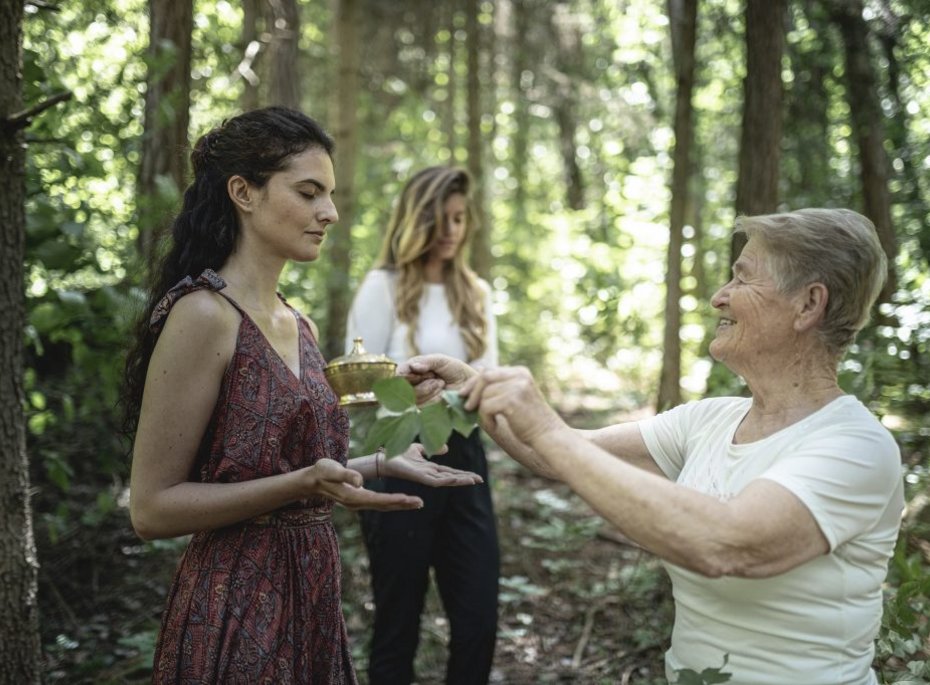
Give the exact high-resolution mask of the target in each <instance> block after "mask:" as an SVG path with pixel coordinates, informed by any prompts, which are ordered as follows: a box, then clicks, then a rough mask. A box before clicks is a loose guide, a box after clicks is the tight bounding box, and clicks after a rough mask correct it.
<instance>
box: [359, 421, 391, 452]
mask: <svg viewBox="0 0 930 685" xmlns="http://www.w3.org/2000/svg"><path fill="white" fill-rule="evenodd" d="M398 418H400V417H398V416H397V415H396V414H393V415H391V416H383V417H381V418H380V419H378V420H377V421H375V422H374V423H373V424H371V428H369V429H368V434H367V435H366V436H365V443H364V446H363V447H362V454H371V453H372V452H374V451H375V450H376V449H378V448H379V447H383V446H384V443H386V442H387V441H388V438H389V437H391V433H392V432H393V430H394V424H395V423H396V422H397V419H398Z"/></svg>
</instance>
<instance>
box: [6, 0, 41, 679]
mask: <svg viewBox="0 0 930 685" xmlns="http://www.w3.org/2000/svg"><path fill="white" fill-rule="evenodd" d="M22 29H23V3H22V2H21V0H0V178H2V179H3V183H2V184H0V312H3V315H2V316H0V664H2V667H0V683H3V684H5V685H6V684H9V685H20V683H25V684H27V685H30V684H33V683H35V684H38V683H39V682H40V679H41V662H40V643H39V621H38V604H37V601H36V593H37V578H38V569H39V563H38V559H37V558H36V548H35V541H34V539H33V531H32V509H31V506H30V501H29V500H30V498H29V468H28V461H27V457H26V420H25V416H24V415H23V405H24V403H25V393H24V390H23V328H24V326H25V305H24V302H23V293H24V283H23V258H24V250H25V230H26V215H25V207H24V202H25V198H26V149H25V143H24V140H23V134H22V130H23V128H24V126H25V125H26V124H27V123H28V120H24V119H20V120H19V121H14V120H13V119H14V118H15V117H14V115H16V114H18V113H19V112H20V111H21V110H22Z"/></svg>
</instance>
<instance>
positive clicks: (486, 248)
mask: <svg viewBox="0 0 930 685" xmlns="http://www.w3.org/2000/svg"><path fill="white" fill-rule="evenodd" d="M478 10H479V2H478V0H466V1H465V13H466V15H465V16H466V19H465V31H466V34H467V38H466V41H467V43H466V50H467V55H468V170H469V171H470V172H471V175H472V177H473V178H474V181H475V189H474V193H473V200H472V202H473V203H474V207H475V214H476V215H477V217H478V230H477V231H476V232H475V233H474V236H473V238H472V252H471V263H472V267H473V268H474V269H475V271H476V272H477V273H478V275H479V276H481V277H482V278H488V276H489V274H490V272H491V227H490V226H489V225H488V221H487V212H486V210H485V201H484V188H485V182H484V160H483V156H484V155H483V149H482V148H483V142H484V140H483V136H482V135H481V85H482V84H481V59H480V57H481V27H480V23H479V21H478Z"/></svg>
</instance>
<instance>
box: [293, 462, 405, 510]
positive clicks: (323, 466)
mask: <svg viewBox="0 0 930 685" xmlns="http://www.w3.org/2000/svg"><path fill="white" fill-rule="evenodd" d="M303 472H304V474H305V476H306V477H307V478H308V479H310V482H309V483H308V484H307V485H308V488H307V489H308V490H311V491H312V492H313V494H316V495H322V496H323V497H328V498H330V499H331V500H334V501H336V502H338V503H339V504H341V505H342V506H344V507H346V508H347V509H376V510H378V511H397V510H401V509H421V508H422V507H423V500H421V499H420V498H419V497H412V496H410V495H404V494H400V493H396V494H393V493H385V492H374V491H373V490H366V489H365V488H363V487H362V482H363V481H362V474H360V473H359V472H358V471H355V470H353V469H349V468H346V467H345V466H343V465H342V464H340V463H339V462H337V461H334V460H333V459H320V460H319V461H318V462H316V463H315V464H314V465H313V466H308V467H307V468H306V469H303Z"/></svg>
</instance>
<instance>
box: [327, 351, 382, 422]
mask: <svg viewBox="0 0 930 685" xmlns="http://www.w3.org/2000/svg"><path fill="white" fill-rule="evenodd" d="M395 368H397V364H395V363H394V362H393V361H391V360H390V359H389V358H388V357H386V356H384V355H383V354H370V353H368V352H366V351H365V348H364V347H363V346H362V339H361V338H355V339H354V340H353V346H352V351H351V352H349V354H347V355H345V356H342V357H337V358H336V359H333V360H332V361H331V362H330V363H329V364H327V365H326V368H325V369H324V371H325V373H326V379H327V380H328V381H329V384H330V385H331V386H332V387H333V390H335V391H336V394H337V395H339V404H341V405H352V406H362V405H368V404H377V403H378V400H377V399H376V398H375V393H374V392H372V389H371V388H372V387H373V386H374V384H375V383H376V382H377V381H380V380H381V379H382V378H390V377H391V376H393V375H394V369H395Z"/></svg>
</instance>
